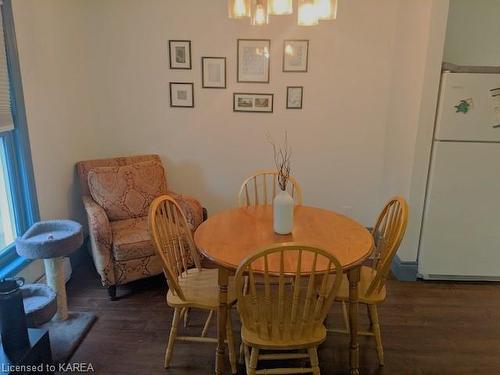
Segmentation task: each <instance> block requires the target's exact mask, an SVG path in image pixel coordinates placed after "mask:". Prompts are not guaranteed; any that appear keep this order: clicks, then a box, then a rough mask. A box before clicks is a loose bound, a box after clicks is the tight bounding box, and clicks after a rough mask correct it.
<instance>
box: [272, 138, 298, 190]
mask: <svg viewBox="0 0 500 375" xmlns="http://www.w3.org/2000/svg"><path fill="white" fill-rule="evenodd" d="M266 137H267V141H268V142H269V143H270V144H271V146H273V151H274V164H275V165H276V170H277V171H278V184H279V186H280V189H281V190H283V191H286V186H287V184H288V178H289V177H290V157H291V156H292V148H291V147H290V145H289V144H288V134H287V132H285V139H284V142H283V145H282V146H280V147H278V146H276V143H275V142H274V140H273V139H272V137H271V135H270V134H269V133H267V134H266Z"/></svg>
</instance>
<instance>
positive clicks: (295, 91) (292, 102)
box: [286, 86, 304, 109]
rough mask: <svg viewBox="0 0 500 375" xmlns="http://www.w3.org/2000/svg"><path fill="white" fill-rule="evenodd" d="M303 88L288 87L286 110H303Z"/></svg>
mask: <svg viewBox="0 0 500 375" xmlns="http://www.w3.org/2000/svg"><path fill="white" fill-rule="evenodd" d="M303 93H304V88H303V87H302V86H287V88H286V109H302V95H303Z"/></svg>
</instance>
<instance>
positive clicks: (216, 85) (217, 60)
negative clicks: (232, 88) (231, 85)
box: [201, 57, 226, 89]
mask: <svg viewBox="0 0 500 375" xmlns="http://www.w3.org/2000/svg"><path fill="white" fill-rule="evenodd" d="M201 82H202V87H203V88H211V89H225V88H226V58H225V57H202V58H201Z"/></svg>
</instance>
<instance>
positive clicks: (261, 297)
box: [235, 243, 342, 374]
mask: <svg viewBox="0 0 500 375" xmlns="http://www.w3.org/2000/svg"><path fill="white" fill-rule="evenodd" d="M273 270H274V272H273ZM276 270H277V271H276ZM257 274H263V276H262V277H261V278H260V279H259V281H257V277H256V276H257ZM244 275H248V279H247V285H245V288H244V287H243V286H244V283H245V279H244ZM332 275H333V276H332ZM272 279H277V282H273V280H272ZM288 279H293V283H289V282H287V280H288ZM262 280H263V281H262ZM275 281H276V280H275ZM341 282H342V267H341V265H340V263H339V261H338V260H337V259H336V258H335V256H334V255H333V254H331V253H329V252H327V251H325V250H322V249H319V248H316V247H313V246H310V245H305V244H298V243H286V244H281V245H273V246H270V247H268V248H265V249H263V250H261V251H259V252H258V253H256V254H254V255H252V256H250V257H249V258H247V259H246V260H244V261H243V262H242V263H241V265H240V266H239V267H238V270H237V272H236V277H235V284H236V295H237V299H238V310H239V312H240V317H241V321H242V341H243V343H244V345H245V348H244V349H245V362H246V366H247V373H248V374H256V373H257V374H258V373H266V374H283V373H295V372H296V371H297V369H296V368H291V369H266V370H258V371H257V370H256V366H257V361H258V360H259V359H261V360H269V359H298V358H309V359H310V361H311V368H310V369H309V370H308V371H309V372H312V373H314V374H319V366H318V358H317V351H316V350H317V346H318V345H319V344H320V343H321V342H323V341H324V340H325V338H326V329H325V327H324V325H323V322H324V320H325V318H326V315H327V313H328V311H329V310H330V307H331V305H332V303H333V301H334V299H335V296H336V294H337V291H338V289H339V287H340V284H341ZM317 285H319V288H316V286H317ZM249 347H250V348H251V354H250V352H249V349H248V348H249ZM261 349H265V350H277V351H281V352H283V351H289V350H300V349H307V351H308V353H307V354H306V353H286V354H262V355H259V350H261ZM288 370H290V372H286V371H288ZM263 371H264V372H263ZM294 371H295V372H294Z"/></svg>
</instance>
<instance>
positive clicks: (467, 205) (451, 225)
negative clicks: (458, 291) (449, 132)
mask: <svg viewBox="0 0 500 375" xmlns="http://www.w3.org/2000/svg"><path fill="white" fill-rule="evenodd" d="M419 273H420V274H421V275H423V276H424V278H435V279H478V280H481V279H484V280H488V279H489V280H495V279H498V277H500V144H497V143H467V142H435V144H434V151H433V160H432V166H431V174H430V179H429V188H428V193H427V199H426V208H425V212H424V221H423V227H422V234H421V241H420V251H419Z"/></svg>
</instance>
